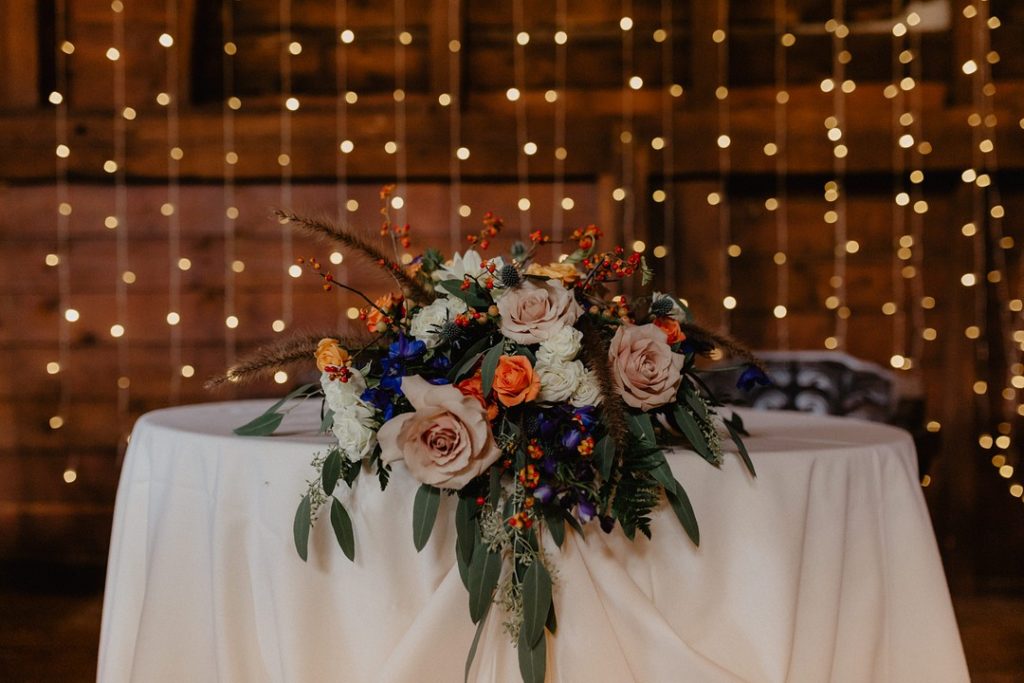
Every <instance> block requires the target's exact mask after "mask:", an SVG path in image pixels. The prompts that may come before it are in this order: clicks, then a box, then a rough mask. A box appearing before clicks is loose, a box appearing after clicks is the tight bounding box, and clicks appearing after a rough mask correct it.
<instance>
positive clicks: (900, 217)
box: [882, 0, 913, 369]
mask: <svg viewBox="0 0 1024 683" xmlns="http://www.w3.org/2000/svg"><path fill="white" fill-rule="evenodd" d="M892 9H893V15H894V16H899V14H900V12H901V11H902V2H901V0H893V4H892ZM906 34H907V31H906V28H905V25H904V24H903V22H896V24H895V25H894V27H893V30H892V36H893V40H892V83H890V84H889V86H888V87H886V89H885V91H884V94H885V95H886V97H889V98H890V99H891V100H892V104H891V106H890V118H891V125H892V135H893V143H894V144H893V146H892V167H893V205H892V237H891V241H892V249H893V260H892V274H891V280H892V297H891V299H890V301H887V302H885V303H884V304H883V305H882V313H883V314H885V315H888V316H891V317H892V321H893V322H892V356H891V358H890V361H889V362H890V364H891V365H892V366H893V367H894V368H897V369H899V368H902V367H903V364H904V362H906V359H907V356H908V355H909V353H908V351H907V339H906V331H907V316H906V312H905V311H906V306H905V300H906V286H905V283H904V279H903V277H902V276H901V274H900V271H901V270H902V268H903V264H904V263H905V262H906V261H907V260H909V258H910V257H911V254H912V252H911V251H910V250H911V248H912V247H913V245H912V243H911V240H912V238H909V239H905V238H906V237H907V220H906V219H907V216H906V212H907V207H908V205H909V204H910V194H909V193H908V192H907V188H906V179H905V176H906V158H905V157H906V152H905V147H904V145H903V144H901V143H905V142H906V140H907V138H905V135H906V134H907V133H905V131H906V130H907V127H908V126H909V124H910V123H911V121H910V117H911V116H912V115H911V114H909V113H908V111H907V102H906V99H907V98H906V95H905V93H904V90H903V89H902V88H900V87H899V84H900V83H901V82H903V78H904V77H905V75H906V67H905V64H906V63H907V59H906V56H905V55H910V56H913V55H912V53H911V52H910V51H909V50H907V49H905V41H906V38H905V36H906Z"/></svg>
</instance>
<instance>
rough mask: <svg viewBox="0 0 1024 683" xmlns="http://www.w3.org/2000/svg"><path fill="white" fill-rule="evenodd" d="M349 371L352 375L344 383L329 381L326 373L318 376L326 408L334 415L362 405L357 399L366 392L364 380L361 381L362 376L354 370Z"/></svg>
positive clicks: (336, 380) (329, 378)
mask: <svg viewBox="0 0 1024 683" xmlns="http://www.w3.org/2000/svg"><path fill="white" fill-rule="evenodd" d="M349 370H350V372H351V373H352V374H351V376H349V378H348V380H347V381H345V382H342V381H341V380H340V379H331V376H330V375H329V374H328V373H326V372H325V373H323V374H321V375H320V386H321V387H323V390H324V397H325V398H326V399H327V407H328V408H330V409H331V410H333V411H334V413H335V414H339V413H342V412H344V410H345V409H346V408H348V407H349V406H353V405H356V404H360V403H362V401H361V400H360V398H359V397H360V396H361V395H362V393H363V392H364V391H366V380H365V379H363V374H362V373H361V372H359V370H356V369H355V368H350V369H349Z"/></svg>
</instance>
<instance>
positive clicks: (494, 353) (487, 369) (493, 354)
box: [480, 341, 505, 398]
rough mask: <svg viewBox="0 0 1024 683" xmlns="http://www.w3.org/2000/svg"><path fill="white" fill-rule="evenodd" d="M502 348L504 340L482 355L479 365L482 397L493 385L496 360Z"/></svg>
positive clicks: (503, 348)
mask: <svg viewBox="0 0 1024 683" xmlns="http://www.w3.org/2000/svg"><path fill="white" fill-rule="evenodd" d="M504 350H505V342H503V341H500V342H498V343H497V344H495V345H494V346H492V347H491V348H490V350H489V351H488V352H487V353H486V354H485V355H484V362H483V365H481V366H480V391H482V392H483V393H484V398H486V397H487V396H490V394H491V387H492V386H493V385H494V371H495V369H496V368H497V367H498V360H499V359H500V358H501V354H502V353H503V352H504Z"/></svg>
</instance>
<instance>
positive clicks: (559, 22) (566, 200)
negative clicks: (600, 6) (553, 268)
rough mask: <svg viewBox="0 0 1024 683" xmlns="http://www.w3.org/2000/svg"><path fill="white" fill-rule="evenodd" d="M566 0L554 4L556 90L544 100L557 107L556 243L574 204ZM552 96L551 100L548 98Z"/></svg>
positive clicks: (553, 211)
mask: <svg viewBox="0 0 1024 683" xmlns="http://www.w3.org/2000/svg"><path fill="white" fill-rule="evenodd" d="M567 23H568V22H567V10H566V0H556V2H555V34H554V42H555V87H554V90H549V91H548V93H546V94H545V99H547V100H548V101H552V100H553V104H554V107H555V117H554V118H555V130H554V136H553V137H552V143H553V145H554V150H553V154H554V158H555V160H554V165H553V168H554V180H553V182H552V188H551V189H552V192H551V196H552V198H553V200H554V201H552V202H551V214H552V215H551V235H552V237H553V238H554V240H555V242H559V241H561V239H562V236H563V234H564V229H565V213H566V212H567V211H571V210H572V208H573V206H575V202H574V201H573V199H572V197H567V196H566V194H565V160H566V157H567V152H566V148H565V144H566V143H565V131H566V119H567V113H566V107H567V106H568V103H567V100H568V93H567V92H566V71H567V62H566V59H567V55H566V52H567V49H566V43H567V42H568V38H569V34H568V33H567V32H566V30H565V29H566V25H567ZM549 96H550V97H549Z"/></svg>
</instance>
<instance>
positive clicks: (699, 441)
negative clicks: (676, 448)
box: [672, 403, 715, 463]
mask: <svg viewBox="0 0 1024 683" xmlns="http://www.w3.org/2000/svg"><path fill="white" fill-rule="evenodd" d="M672 417H674V418H675V421H676V424H677V425H679V428H680V429H682V430H683V434H684V435H685V436H686V440H687V441H689V442H690V445H691V446H693V448H694V450H696V451H697V453H699V454H700V457H702V458H704V459H705V460H707V461H708V462H711V463H713V462H714V461H715V456H714V454H712V453H711V448H710V447H709V446H708V443H707V440H705V439H704V434H703V432H701V431H700V427H699V426H698V425H697V420H696V419H695V418H694V417H693V415H691V414H690V412H689V411H687V410H686V409H685V408H683V407H682V406H681V405H679V404H678V403H676V404H674V405H673V406H672Z"/></svg>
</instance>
